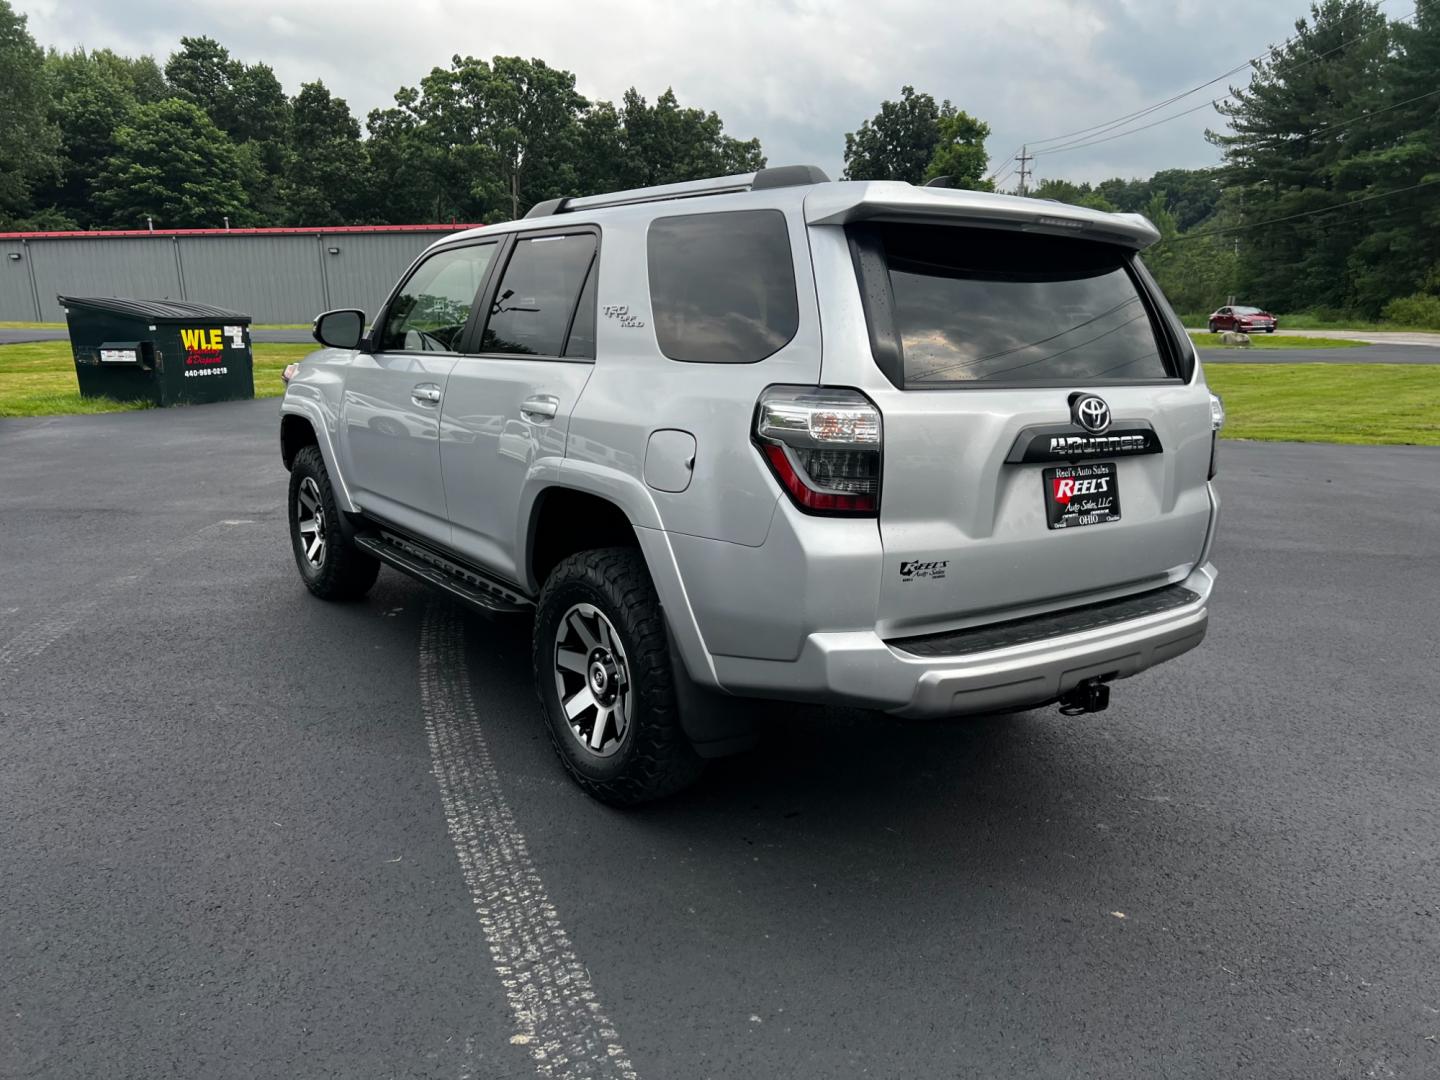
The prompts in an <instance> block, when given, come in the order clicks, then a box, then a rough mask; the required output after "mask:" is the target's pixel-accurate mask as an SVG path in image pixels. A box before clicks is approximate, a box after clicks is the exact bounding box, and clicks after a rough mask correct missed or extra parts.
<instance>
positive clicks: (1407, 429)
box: [0, 341, 1440, 446]
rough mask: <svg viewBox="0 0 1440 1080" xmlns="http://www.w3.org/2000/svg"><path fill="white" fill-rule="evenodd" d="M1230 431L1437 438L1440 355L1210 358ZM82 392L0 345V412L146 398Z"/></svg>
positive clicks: (115, 407) (38, 360) (268, 391)
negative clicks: (1322, 360)
mask: <svg viewBox="0 0 1440 1080" xmlns="http://www.w3.org/2000/svg"><path fill="white" fill-rule="evenodd" d="M254 349H255V394H256V396H257V397H275V396H277V395H279V394H280V393H281V392H282V391H283V390H284V384H283V383H281V381H280V371H281V369H282V368H284V366H285V365H286V364H288V363H290V362H291V361H292V360H299V359H300V358H301V357H302V356H304V355H305V354H306V353H309V352H311V351H312V350H313V349H314V346H312V345H266V344H261V345H256V346H255V347H254ZM1205 378H1206V380H1207V381H1208V382H1209V383H1210V386H1211V388H1212V389H1214V391H1215V392H1216V393H1217V394H1219V395H1221V396H1222V397H1223V398H1224V399H1225V411H1226V414H1227V416H1228V420H1227V422H1226V425H1225V435H1226V437H1227V438H1231V439H1269V440H1296V441H1299V442H1342V443H1391V444H1394V443H1400V444H1404V443H1416V444H1419V445H1423V446H1440V364H1215V365H1213V366H1211V367H1208V368H1206V369H1205ZM144 407H145V406H143V405H142V406H136V405H126V404H121V403H120V402H118V401H109V400H105V399H93V398H81V397H80V394H79V391H78V390H77V389H76V387H75V364H74V361H73V360H72V359H71V357H70V345H69V343H68V342H64V341H39V342H33V343H31V344H27V345H0V417H6V416H55V415H61V414H65V413H96V412H118V411H120V410H124V409H134V408H144Z"/></svg>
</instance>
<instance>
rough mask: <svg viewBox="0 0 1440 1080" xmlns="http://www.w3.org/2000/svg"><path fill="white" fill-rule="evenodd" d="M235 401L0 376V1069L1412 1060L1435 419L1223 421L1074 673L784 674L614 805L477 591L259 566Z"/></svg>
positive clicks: (1434, 852) (1434, 524)
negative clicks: (689, 754) (1129, 649)
mask: <svg viewBox="0 0 1440 1080" xmlns="http://www.w3.org/2000/svg"><path fill="white" fill-rule="evenodd" d="M276 408H277V407H276V403H275V402H274V401H259V402H247V403H237V404H230V405H219V406H204V407H197V408H190V409H177V410H170V411H165V412H158V411H155V412H139V413H121V414H113V415H102V416H91V417H65V418H51V419H37V420H7V421H0V737H3V747H4V752H3V754H0V806H3V808H4V818H3V821H4V824H3V829H0V837H3V852H4V864H3V866H4V869H3V873H0V1076H5V1077H11V1076H14V1077H66V1078H70V1077H77V1076H106V1077H145V1078H158V1077H186V1078H193V1077H201V1076H203V1077H232V1076H233V1077H255V1076H276V1077H280V1076H283V1077H329V1076H335V1077H432V1076H433V1077H449V1078H452V1080H453V1078H456V1077H474V1078H482V1077H483V1078H497V1077H521V1076H535V1075H542V1076H555V1077H591V1076H595V1077H612V1076H638V1077H642V1078H651V1080H653V1078H659V1077H666V1078H670V1077H674V1078H702V1077H726V1078H729V1077H745V1078H755V1077H771V1076H774V1077H842V1076H843V1077H850V1076H868V1077H966V1078H971V1077H973V1078H977V1080H978V1078H985V1080H994V1078H1011V1077H1015V1078H1019V1077H1026V1078H1034V1077H1043V1078H1052V1077H1053V1078H1057V1080H1058V1078H1075V1077H1084V1078H1092V1077H1093V1078H1105V1080H1122V1078H1135V1080H1142V1078H1143V1080H1154V1078H1156V1077H1166V1078H1169V1077H1185V1078H1191V1077H1194V1078H1201V1077H1205V1078H1211V1077H1256V1078H1266V1080H1275V1078H1292V1077H1293V1078H1296V1080H1302V1078H1303V1080H1321V1078H1330V1077H1335V1078H1342V1077H1343V1078H1359V1077H1393V1078H1417V1080H1419V1078H1427V1077H1434V1076H1436V1075H1440V979H1437V977H1436V973H1437V971H1440V892H1437V887H1436V883H1437V881H1440V800H1437V790H1440V785H1437V781H1440V739H1437V732H1436V728H1437V721H1440V710H1437V706H1436V701H1437V700H1440V646H1437V644H1436V642H1437V633H1436V631H1437V617H1436V612H1437V610H1440V579H1437V575H1436V558H1435V556H1436V553H1437V550H1440V548H1437V540H1436V537H1437V535H1440V504H1437V500H1436V499H1435V497H1434V495H1435V491H1436V487H1435V474H1436V471H1437V466H1440V450H1435V449H1408V448H1384V449H1381V448H1355V447H1331V446H1300V445H1285V444H1241V443H1230V444H1226V445H1224V446H1223V447H1222V454H1221V459H1220V463H1221V470H1222V473H1221V481H1222V485H1223V487H1222V492H1223V497H1224V500H1225V508H1224V521H1223V523H1222V534H1221V537H1220V540H1219V543H1218V547H1217V549H1216V552H1215V559H1216V562H1217V563H1218V564H1219V566H1220V569H1221V579H1220V584H1219V587H1218V599H1217V601H1216V605H1215V608H1214V610H1213V615H1212V629H1211V634H1210V637H1209V639H1208V640H1207V642H1206V643H1205V645H1204V646H1202V648H1201V649H1200V650H1199V651H1197V652H1196V653H1193V654H1191V655H1189V656H1188V657H1186V658H1184V659H1182V660H1180V661H1177V662H1176V663H1173V664H1170V665H1167V666H1164V667H1162V668H1159V669H1156V670H1154V671H1151V672H1148V673H1145V674H1143V675H1141V676H1139V677H1137V678H1135V679H1133V680H1129V681H1128V682H1126V683H1122V684H1118V685H1117V687H1116V689H1115V696H1114V700H1113V703H1112V705H1111V708H1110V709H1109V711H1107V712H1105V713H1102V714H1099V715H1096V716H1091V717H1086V718H1080V719H1066V718H1063V717H1061V716H1060V715H1059V714H1058V712H1056V711H1055V710H1046V711H1042V712H1034V713H1027V714H1022V715H1018V716H1013V717H1007V718H993V719H986V720H981V721H973V722H959V723H953V722H952V723H913V722H902V721H896V720H891V719H888V718H885V717H878V716H873V715H869V714H863V713H855V712H841V711H829V710H819V709H795V710H788V711H787V712H786V713H785V714H784V715H782V716H780V717H777V718H776V719H775V721H774V728H773V730H771V731H770V732H769V733H768V735H767V738H766V739H765V741H764V743H763V744H762V746H761V748H760V749H759V750H758V751H756V752H754V753H752V754H749V755H747V756H745V757H742V758H737V759H732V760H730V761H727V762H724V763H722V764H721V765H720V766H719V767H716V768H714V769H712V771H711V773H710V774H709V775H708V776H707V778H706V779H705V780H704V781H702V783H701V784H700V786H698V787H697V788H695V789H694V790H692V791H690V792H688V793H686V794H685V795H683V796H682V797H680V798H677V799H674V800H672V801H670V802H667V803H663V804H660V805H656V806H653V807H650V808H646V809H644V810H641V811H638V812H629V813H621V812H616V811H612V810H608V809H605V808H603V807H601V806H599V805H597V804H594V803H592V802H590V801H588V800H587V799H586V798H585V797H584V796H583V795H582V794H581V793H579V792H578V791H577V790H576V789H575V788H574V787H573V786H572V785H571V784H570V783H569V782H568V781H567V780H566V779H565V778H564V776H563V774H562V772H561V770H560V768H559V766H558V764H557V763H556V762H555V761H554V760H553V759H552V751H551V749H550V747H549V745H548V744H547V742H546V739H545V736H544V733H543V731H542V729H541V726H540V722H539V719H538V716H537V714H536V708H535V704H534V699H533V695H532V691H531V688H530V679H529V675H528V671H527V666H528V661H527V656H526V645H525V640H524V633H525V631H524V628H523V627H517V626H516V625H515V624H513V623H492V622H488V621H486V620H484V619H481V618H478V617H473V616H470V615H468V614H464V613H462V612H460V611H458V610H457V609H455V608H453V607H451V606H450V605H449V604H448V603H447V602H445V601H443V600H439V599H436V598H433V597H432V596H431V595H430V594H429V593H427V592H425V591H424V590H423V589H422V587H421V586H419V585H415V584H412V583H411V582H410V581H408V580H407V579H404V578H401V577H400V576H398V575H396V574H394V573H392V572H390V571H386V572H384V573H382V576H381V580H380V583H379V585H378V586H377V588H376V589H375V591H374V592H373V593H372V595H371V597H370V598H369V599H368V601H366V602H365V603H362V604H358V605H349V606H340V607H336V606H327V605H324V604H322V603H320V602H318V601H315V600H313V599H312V598H310V597H309V596H308V594H306V593H305V591H304V589H303V588H302V587H301V585H300V583H299V580H298V578H297V576H296V573H295V569H294V567H293V564H292V563H291V559H290V554H289V551H288V548H287V544H286V539H285V528H284V517H283V494H284V485H285V474H284V472H283V469H282V468H281V466H280V463H279V457H278V452H277V447H276V436H275V431H276ZM577 988H578V990H577ZM587 995H588V996H587ZM537 1030H538V1031H544V1032H547V1033H550V1034H554V1033H557V1032H558V1033H559V1034H558V1037H557V1038H556V1039H554V1040H553V1043H552V1042H547V1043H546V1044H545V1045H537V1044H536V1043H535V1041H534V1036H533V1035H532V1034H530V1033H531V1032H534V1031H537Z"/></svg>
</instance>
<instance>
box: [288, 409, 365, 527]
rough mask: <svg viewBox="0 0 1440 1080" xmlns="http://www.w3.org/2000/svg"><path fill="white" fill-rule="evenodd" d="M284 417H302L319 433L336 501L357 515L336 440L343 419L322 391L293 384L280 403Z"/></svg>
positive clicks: (344, 509) (326, 468) (348, 511)
mask: <svg viewBox="0 0 1440 1080" xmlns="http://www.w3.org/2000/svg"><path fill="white" fill-rule="evenodd" d="M280 415H281V416H282V417H285V416H299V417H302V418H303V419H304V420H306V421H307V422H308V423H309V424H310V427H311V430H313V431H314V432H315V443H316V445H317V446H319V448H320V456H321V457H322V458H323V459H324V460H325V471H326V472H327V473H328V474H329V475H330V487H331V490H332V491H334V493H335V501H336V503H337V504H339V507H340V509H341V510H342V511H343V512H345V513H347V514H353V513H354V512H355V502H354V500H353V499H351V498H350V486H349V485H348V484H347V483H346V482H345V474H344V472H343V471H342V470H341V468H340V457H339V454H338V453H337V452H336V446H335V440H336V430H337V427H338V424H339V417H338V416H337V415H336V413H335V410H334V409H333V408H332V407H330V405H329V403H328V402H327V401H326V400H325V398H324V396H323V395H322V394H321V393H320V392H319V389H318V388H317V387H314V386H310V385H307V384H305V383H291V384H290V386H289V387H288V388H287V389H286V391H285V396H284V397H283V398H282V399H281V400H280Z"/></svg>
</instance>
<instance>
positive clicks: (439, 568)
mask: <svg viewBox="0 0 1440 1080" xmlns="http://www.w3.org/2000/svg"><path fill="white" fill-rule="evenodd" d="M355 544H356V546H358V547H360V548H363V549H364V550H365V551H368V552H369V553H370V554H371V555H374V556H375V557H376V558H377V559H379V560H380V561H381V562H383V563H385V564H386V565H387V566H393V567H394V568H395V569H396V570H399V571H400V572H401V573H404V574H409V575H410V576H411V577H413V578H415V579H417V580H419V581H423V582H424V583H425V584H427V585H434V586H435V587H436V588H437V589H441V590H443V591H445V592H447V593H449V594H450V595H451V596H453V597H455V598H456V599H457V600H463V601H464V602H465V603H467V604H469V605H470V606H471V607H475V608H479V609H480V610H481V611H485V612H491V613H500V614H506V615H513V614H519V613H520V612H524V611H528V610H530V608H531V607H533V606H534V605H533V604H531V602H530V601H529V600H528V599H527V598H526V597H524V596H522V595H521V594H520V593H518V592H516V591H515V590H514V589H512V588H509V587H508V586H506V585H503V584H501V583H500V582H498V581H495V580H493V579H492V578H488V577H485V576H484V575H482V574H479V573H477V572H476V571H474V570H471V569H470V568H469V567H466V566H461V565H460V564H459V563H457V562H454V561H452V560H450V559H447V558H445V557H444V556H443V555H440V554H438V553H436V552H434V551H431V550H429V549H428V548H424V547H421V546H420V545H419V544H415V543H412V542H410V541H409V540H406V539H405V538H404V537H401V536H396V535H395V534H394V533H390V532H383V531H382V532H380V533H378V534H376V533H361V534H359V535H358V536H356V537H355Z"/></svg>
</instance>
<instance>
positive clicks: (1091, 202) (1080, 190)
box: [1029, 180, 1117, 213]
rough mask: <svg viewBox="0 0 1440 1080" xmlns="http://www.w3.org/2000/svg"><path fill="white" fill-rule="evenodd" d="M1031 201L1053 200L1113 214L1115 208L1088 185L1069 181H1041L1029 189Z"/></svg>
mask: <svg viewBox="0 0 1440 1080" xmlns="http://www.w3.org/2000/svg"><path fill="white" fill-rule="evenodd" d="M1029 194H1030V197H1031V198H1032V199H1054V200H1055V201H1056V202H1063V203H1070V204H1071V205H1073V206H1088V207H1089V208H1090V209H1092V210H1104V211H1105V212H1107V213H1114V212H1115V210H1116V209H1117V207H1116V206H1115V204H1114V203H1112V202H1111V201H1110V200H1109V199H1107V198H1105V196H1104V195H1101V194H1100V193H1099V192H1098V191H1096V190H1095V189H1094V188H1092V187H1091V186H1090V185H1089V184H1088V183H1080V184H1074V183H1071V182H1070V181H1069V180H1041V181H1040V182H1039V183H1038V184H1036V185H1035V186H1034V187H1033V188H1031V189H1030V192H1029Z"/></svg>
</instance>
